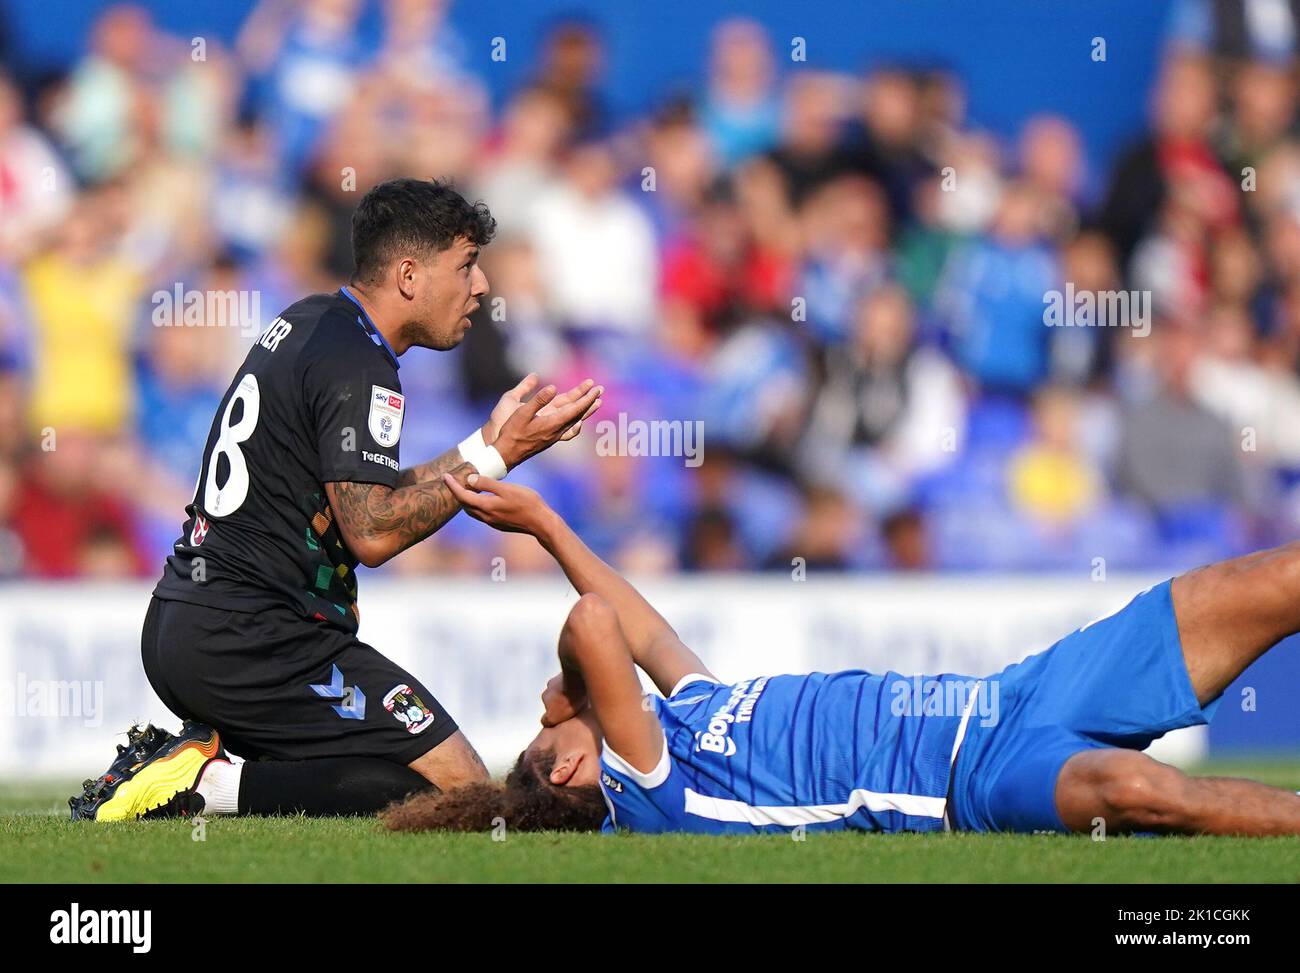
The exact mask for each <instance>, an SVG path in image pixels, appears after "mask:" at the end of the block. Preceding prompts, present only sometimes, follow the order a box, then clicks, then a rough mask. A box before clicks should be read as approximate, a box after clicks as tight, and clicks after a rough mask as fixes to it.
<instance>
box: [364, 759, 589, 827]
mask: <svg viewBox="0 0 1300 973" xmlns="http://www.w3.org/2000/svg"><path fill="white" fill-rule="evenodd" d="M554 766H555V751H554V750H544V751H541V752H539V753H536V754H532V755H530V754H529V752H528V751H527V750H525V751H524V752H523V753H521V754H520V755H519V759H518V760H517V761H515V765H514V768H513V769H511V771H510V773H509V774H508V775H506V780H505V783H504V784H498V783H495V782H493V783H489V784H469V785H467V786H465V787H458V788H456V789H455V790H452V791H447V792H445V793H443V792H431V791H425V792H423V793H419V794H412V795H411V796H410V797H408V798H407V799H406V800H405V801H402V802H401V803H400V804H394V805H392V806H391V807H390V808H388V810H386V811H384V812H383V814H381V815H380V819H381V820H382V821H383V823H384V826H385V827H387V828H388V829H389V830H390V831H491V830H492V828H493V826H494V822H495V820H496V819H497V818H500V819H501V820H503V821H505V823H506V827H507V828H511V829H513V830H515V831H598V830H599V829H600V826H601V824H602V823H603V822H604V820H605V799H604V797H603V796H602V795H601V793H600V787H599V785H597V784H584V785H583V786H581V787H563V786H559V785H556V784H552V783H551V781H550V774H551V769H552V768H553V767H554Z"/></svg>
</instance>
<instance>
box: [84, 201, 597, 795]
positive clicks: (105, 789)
mask: <svg viewBox="0 0 1300 973" xmlns="http://www.w3.org/2000/svg"><path fill="white" fill-rule="evenodd" d="M494 229H495V221H494V220H493V219H492V217H491V216H490V215H489V213H488V211H487V209H486V207H485V206H483V204H481V203H478V204H474V205H471V204H470V203H468V202H467V201H466V200H465V199H463V198H462V197H461V196H460V195H459V194H458V193H456V192H455V191H454V190H452V189H451V188H450V187H448V186H447V185H445V184H442V183H439V182H424V181H420V180H414V179H399V180H394V181H392V182H387V183H384V184H382V185H379V186H376V187H375V188H374V189H372V190H371V191H370V192H369V193H367V194H366V196H365V198H363V199H362V201H361V203H360V205H359V206H358V208H357V211H356V214H355V215H354V216H353V220H352V248H353V256H354V260H355V264H356V269H355V272H354V274H353V278H352V282H351V284H350V285H349V286H347V287H343V288H341V289H340V290H339V291H338V292H337V293H334V294H317V295H313V296H311V297H308V298H306V299H305V300H302V301H299V302H298V303H297V304H294V305H293V306H292V307H290V308H288V309H287V310H286V311H284V313H283V314H281V315H280V317H278V318H277V319H276V320H275V321H274V322H272V323H271V325H270V326H269V327H267V329H266V330H265V331H264V332H263V333H262V335H261V337H260V338H259V339H258V341H257V343H256V344H255V345H254V346H253V348H252V350H251V351H250V352H249V354H248V357H247V358H246V359H245V361H244V364H243V366H242V367H241V369H240V370H239V373H238V374H237V375H236V376H235V379H234V381H233V382H232V383H231V385H230V388H229V390H228V391H227V392H226V394H225V397H224V398H223V399H222V402H221V405H220V407H219V408H218V410H217V414H216V417H215V419H214V421H213V424H212V429H211V431H210V432H209V434H208V440H207V445H206V448H205V450H204V454H203V463H202V467H201V469H200V471H199V479H198V483H197V485H196V487H195V494H194V499H193V501H192V502H191V504H190V505H189V506H188V507H187V508H186V513H187V514H188V519H187V520H186V522H185V524H184V527H183V529H182V530H183V532H182V534H181V537H180V538H179V539H178V540H177V541H176V543H175V545H174V548H173V552H172V554H171V556H170V557H168V559H167V565H166V568H165V569H164V571H163V577H162V580H161V581H159V582H158V586H157V587H156V588H155V589H154V596H153V600H152V602H151V603H150V605H149V609H148V614H147V615H146V616H145V621H144V631H143V636H142V645H141V650H142V655H143V661H144V668H145V673H146V674H147V675H148V678H149V682H150V684H151V685H152V686H153V688H154V691H155V692H157V694H158V696H159V698H161V699H162V701H163V702H164V703H165V704H166V705H167V707H168V709H170V710H171V711H172V712H173V713H175V714H176V715H177V716H180V717H181V718H182V719H183V720H184V721H185V723H184V726H183V728H182V731H181V733H180V735H179V736H173V735H171V734H170V733H167V732H165V731H163V730H159V729H157V728H155V727H152V726H150V727H145V728H144V729H138V728H133V729H132V730H131V731H130V733H129V735H128V742H127V745H126V746H119V748H118V757H117V759H116V760H115V761H114V763H113V765H112V766H111V767H109V769H108V771H107V772H106V773H104V774H103V775H101V776H100V777H99V778H98V779H96V780H92V781H87V782H86V785H85V790H84V793H83V794H81V795H79V796H77V797H74V798H72V799H71V801H70V804H71V806H72V816H73V817H74V818H91V819H95V820H100V821H106V820H126V819H135V818H140V817H159V816H176V815H187V814H194V813H197V812H199V811H206V812H208V813H247V814H275V813H283V812H303V813H307V814H359V813H368V812H372V811H375V810H377V809H379V808H382V807H383V806H385V805H386V804H388V803H389V802H390V801H392V800H394V799H396V798H400V797H403V796H405V795H407V794H408V793H411V792H413V791H415V790H419V789H422V788H427V787H429V786H431V785H432V786H437V787H439V788H442V789H450V788H453V787H459V786H461V785H464V784H469V783H473V782H475V781H481V780H486V779H487V771H486V770H485V768H484V767H483V763H482V761H481V760H480V759H479V757H478V754H477V753H475V752H474V749H473V747H471V746H470V744H469V742H468V741H467V740H466V739H465V737H464V735H463V734H462V733H461V732H460V731H459V730H458V729H457V728H456V723H455V721H454V720H453V719H452V718H451V716H450V715H448V713H447V712H446V711H445V710H444V709H443V708H442V707H441V706H440V705H439V704H438V701H437V700H436V699H435V698H434V696H433V694H432V693H431V692H429V690H428V689H427V688H425V686H424V685H422V684H421V682H420V681H419V680H418V679H416V678H415V676H413V675H411V674H410V673H408V672H405V671H404V670H403V669H402V668H401V667H400V666H397V665H396V664H394V663H393V662H391V661H389V660H388V659H387V658H385V657H384V656H383V655H381V654H380V653H379V652H377V651H375V649H373V648H371V647H370V646H368V645H366V644H365V643H363V642H361V641H359V640H358V639H357V634H356V633H357V625H358V621H359V617H360V616H359V613H358V611H357V601H356V598H357V583H356V575H355V573H354V568H355V567H356V565H357V564H358V563H361V564H365V565H366V566H367V567H374V566H376V565H379V564H382V563H384V562H385V561H387V560H388V559H389V558H391V557H393V556H394V555H396V554H398V553H400V552H401V551H404V550H405V549H406V548H408V547H410V546H411V545H412V544H415V543H416V542H418V541H421V540H423V539H424V538H426V537H428V536H429V535H430V534H432V533H433V532H434V531H436V530H438V529H439V528H440V527H441V526H442V525H443V524H445V523H446V522H447V521H448V520H449V519H450V518H451V517H452V515H453V514H455V513H456V511H457V510H459V509H460V504H459V503H458V501H457V500H456V498H455V497H454V496H453V495H452V493H451V491H449V490H448V488H447V485H446V483H444V482H443V479H442V475H443V474H444V473H450V474H451V475H452V476H454V477H456V478H457V479H458V480H460V481H461V482H464V480H465V478H466V477H468V476H469V475H470V474H471V473H474V472H479V473H483V474H484V475H487V476H494V477H495V476H500V475H503V474H504V473H505V471H506V470H507V469H509V468H511V467H513V466H515V465H517V464H519V463H521V462H523V461H524V460H525V459H527V458H528V457H530V456H532V455H534V454H536V453H538V452H540V451H541V450H544V449H546V448H547V447H549V446H551V445H552V444H554V443H556V442H559V441H561V440H567V439H571V438H573V437H574V436H576V435H577V434H578V431H579V429H580V428H581V423H582V420H583V419H585V418H586V417H587V416H589V415H590V414H591V413H592V412H593V411H594V410H595V409H596V408H597V406H598V405H599V399H600V395H601V392H602V389H601V388H600V387H599V386H593V384H592V382H591V381H590V380H588V381H586V382H583V383H582V384H581V385H579V386H578V387H577V388H574V389H571V390H570V391H568V392H566V393H564V394H562V395H558V396H557V395H556V390H555V389H554V388H553V387H550V386H548V387H546V388H543V389H541V390H540V391H537V392H536V394H535V395H533V396H532V398H531V399H529V401H527V402H524V399H525V398H527V397H528V396H529V394H530V393H531V392H532V391H533V389H534V387H535V386H536V384H537V379H536V377H535V376H531V375H530V376H529V377H528V378H526V379H524V381H523V382H521V383H520V384H519V385H518V386H517V387H516V388H514V389H513V390H511V391H510V392H507V393H506V394H505V395H503V396H502V398H501V401H500V402H499V403H498V404H497V406H496V408H495V409H493V411H492V415H491V417H490V418H489V419H488V421H487V422H486V423H485V424H484V425H483V427H482V428H481V429H479V430H476V431H475V432H474V433H472V434H471V435H470V436H469V437H467V438H466V439H465V440H464V441H463V442H462V443H460V445H459V446H453V447H452V448H451V449H449V450H448V451H447V452H445V453H443V454H442V455H441V456H439V457H438V458H437V459H434V460H432V461H430V462H427V463H423V464H421V465H419V466H414V467H408V468H405V469H403V468H401V466H400V465H399V463H398V444H399V441H400V439H401V434H402V418H403V415H404V414H405V408H406V403H405V397H404V396H403V393H402V386H401V382H400V381H399V380H398V374H397V372H398V358H399V357H400V356H401V355H402V354H403V353H404V352H405V351H406V350H407V349H408V348H412V347H416V346H418V347H423V348H432V349H434V350H438V351H445V350H447V349H450V348H454V347H455V346H456V345H457V344H459V343H460V341H461V339H462V338H463V337H464V335H465V331H466V329H467V328H469V326H470V322H469V319H468V317H467V315H469V314H472V313H473V312H474V310H475V309H476V308H477V307H478V302H479V298H481V297H482V296H483V295H484V294H486V293H487V291H488V283H487V279H486V277H485V276H484V275H483V271H482V270H481V269H479V267H478V263H477V261H478V255H479V250H480V248H481V247H483V246H486V245H487V243H488V242H489V241H490V239H491V237H492V234H493V231H494ZM223 744H224V745H226V746H229V747H230V750H231V751H232V752H233V753H236V754H238V755H239V756H242V757H243V758H245V762H244V763H242V764H233V763H231V762H230V761H229V760H228V759H227V758H226V753H225V749H224V746H223Z"/></svg>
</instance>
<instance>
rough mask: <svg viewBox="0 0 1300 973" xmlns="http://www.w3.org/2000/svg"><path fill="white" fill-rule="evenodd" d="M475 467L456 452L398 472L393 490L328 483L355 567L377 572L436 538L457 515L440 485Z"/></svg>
mask: <svg viewBox="0 0 1300 973" xmlns="http://www.w3.org/2000/svg"><path fill="white" fill-rule="evenodd" d="M473 472H474V467H473V466H471V465H470V464H469V463H466V462H465V461H464V460H463V459H461V456H460V450H458V449H456V448H455V447H454V446H453V447H452V448H451V449H449V450H447V451H446V452H445V453H443V454H442V455H441V456H439V457H438V458H437V459H434V460H431V461H429V462H428V463H422V464H420V465H419V466H415V467H411V468H409V469H405V470H402V472H401V473H399V474H398V477H397V486H395V487H388V486H384V485H383V484H382V483H352V482H346V483H344V482H339V483H326V484H325V493H326V495H327V496H328V497H329V502H330V509H331V510H333V511H334V520H335V522H336V523H337V524H338V525H339V533H341V534H342V535H343V540H344V542H345V543H346V544H347V545H348V549H349V550H350V551H351V552H352V553H353V555H354V556H355V557H356V559H357V560H358V561H360V562H361V563H362V564H364V565H365V566H366V567H368V568H374V567H378V566H379V565H381V564H383V563H384V562H385V561H387V560H388V559H389V558H392V557H395V556H397V555H398V554H400V553H402V551H404V550H406V549H407V548H408V547H410V546H411V545H412V544H417V543H419V542H420V541H422V540H424V539H425V538H426V537H428V536H429V535H430V534H433V533H435V532H436V531H437V530H438V529H439V528H441V527H442V525H443V524H445V523H446V522H447V521H449V520H451V518H452V517H454V516H455V515H456V511H458V510H459V509H460V501H458V500H457V499H456V498H455V497H454V496H453V495H452V493H451V491H450V490H448V489H447V485H446V484H445V483H444V482H443V480H442V475H443V474H444V473H448V474H451V475H453V476H456V477H459V478H460V480H461V481H462V482H463V481H464V479H465V477H467V476H468V475H469V474H470V473H473Z"/></svg>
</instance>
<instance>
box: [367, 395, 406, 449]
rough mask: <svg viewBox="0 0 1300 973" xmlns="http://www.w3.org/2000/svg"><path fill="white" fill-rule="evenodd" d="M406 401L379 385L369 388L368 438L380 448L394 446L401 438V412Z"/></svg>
mask: <svg viewBox="0 0 1300 973" xmlns="http://www.w3.org/2000/svg"><path fill="white" fill-rule="evenodd" d="M405 408H406V399H405V398H404V397H403V396H402V394H401V393H400V392H394V391H393V390H392V389H386V388H384V387H383V386H381V385H372V386H370V421H369V426H370V436H371V438H372V439H374V441H375V442H377V443H379V445H380V446H396V445H397V441H398V440H399V439H401V438H402V412H403V410H404V409H405Z"/></svg>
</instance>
